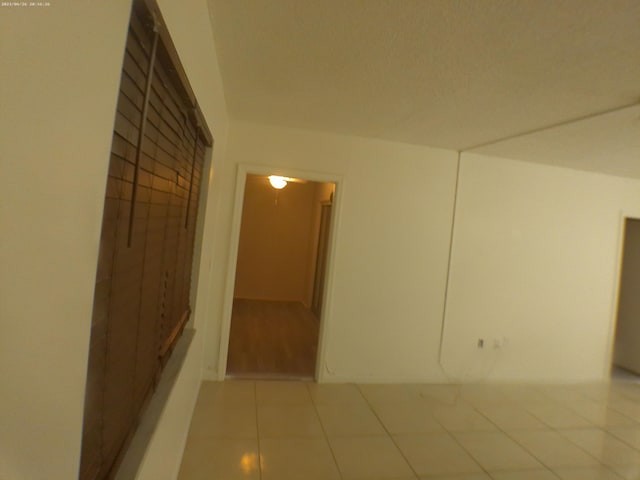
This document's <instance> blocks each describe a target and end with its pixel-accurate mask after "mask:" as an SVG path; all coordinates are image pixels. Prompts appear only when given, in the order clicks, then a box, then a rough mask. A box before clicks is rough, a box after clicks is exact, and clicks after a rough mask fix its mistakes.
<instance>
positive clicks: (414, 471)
mask: <svg viewBox="0 0 640 480" xmlns="http://www.w3.org/2000/svg"><path fill="white" fill-rule="evenodd" d="M355 386H356V388H357V389H358V391H359V392H360V395H362V398H364V401H365V403H366V404H367V406H368V407H369V410H371V413H373V415H374V416H375V417H376V419H377V420H378V422H380V425H381V426H382V428H383V429H384V431H385V432H386V434H387V437H389V439H390V440H391V442H392V443H393V445H394V446H395V447H396V450H398V452H399V453H400V455H401V456H402V458H403V459H404V461H405V462H406V464H407V465H408V466H409V468H410V469H411V471H412V472H413V474H414V476H415V477H416V478H420V475H419V474H418V472H417V471H416V469H415V468H413V465H411V462H409V459H408V458H407V457H406V455H405V454H404V452H403V451H402V450H401V449H400V447H399V446H398V444H397V443H396V441H395V439H394V438H393V436H392V435H391V433H390V432H389V430H388V429H387V426H386V425H385V424H384V422H383V421H382V420H381V419H380V417H379V416H378V414H377V413H376V411H375V409H374V408H373V406H372V405H371V402H370V401H369V399H368V398H367V396H366V395H365V394H364V393H363V391H362V389H361V388H360V385H359V384H355ZM436 421H437V420H436ZM438 423H439V422H438Z"/></svg>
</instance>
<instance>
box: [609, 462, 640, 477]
mask: <svg viewBox="0 0 640 480" xmlns="http://www.w3.org/2000/svg"><path fill="white" fill-rule="evenodd" d="M611 469H612V470H613V471H615V472H616V473H617V474H618V475H620V476H621V477H622V478H623V479H624V480H638V479H640V464H635V465H614V466H612V467H611Z"/></svg>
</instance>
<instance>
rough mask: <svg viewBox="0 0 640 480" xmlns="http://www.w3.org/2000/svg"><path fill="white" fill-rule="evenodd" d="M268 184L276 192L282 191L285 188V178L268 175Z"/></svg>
mask: <svg viewBox="0 0 640 480" xmlns="http://www.w3.org/2000/svg"><path fill="white" fill-rule="evenodd" d="M269 183H270V184H271V186H272V187H273V188H275V189H276V190H282V189H283V188H284V187H286V186H287V180H286V179H285V177H280V176H279V175H270V176H269Z"/></svg>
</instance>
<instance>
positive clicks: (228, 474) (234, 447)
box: [178, 437, 260, 480]
mask: <svg viewBox="0 0 640 480" xmlns="http://www.w3.org/2000/svg"><path fill="white" fill-rule="evenodd" d="M212 478H224V479H225V480H259V479H260V466H259V460H258V442H257V440H229V439H211V438H194V437H189V438H188V439H187V445H186V447H185V451H184V455H183V457H182V465H181V466H180V473H179V475H178V480H210V479H212Z"/></svg>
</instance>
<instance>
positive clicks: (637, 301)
mask: <svg viewBox="0 0 640 480" xmlns="http://www.w3.org/2000/svg"><path fill="white" fill-rule="evenodd" d="M618 291H619V293H618V314H617V321H616V334H615V339H614V350H613V361H612V368H611V376H612V377H613V378H616V379H621V380H630V381H640V295H639V294H638V292H640V219H635V218H626V219H625V223H624V241H623V253H622V266H621V272H620V285H619V289H618Z"/></svg>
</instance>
